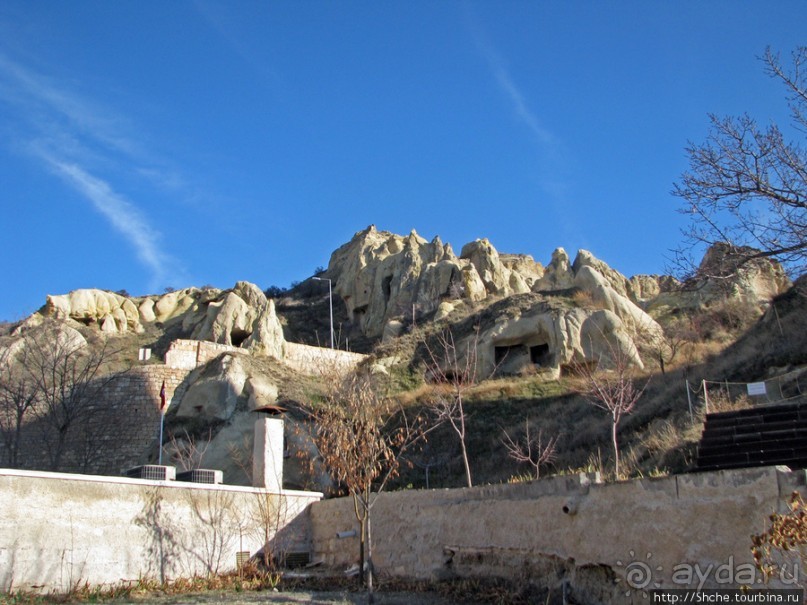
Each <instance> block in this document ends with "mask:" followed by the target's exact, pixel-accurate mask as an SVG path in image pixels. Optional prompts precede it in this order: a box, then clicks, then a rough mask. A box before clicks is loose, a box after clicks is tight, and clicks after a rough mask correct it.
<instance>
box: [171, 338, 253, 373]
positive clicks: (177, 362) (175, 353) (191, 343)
mask: <svg viewBox="0 0 807 605" xmlns="http://www.w3.org/2000/svg"><path fill="white" fill-rule="evenodd" d="M222 353H242V354H244V355H247V354H248V353H249V352H248V351H246V350H245V349H241V348H239V347H234V346H232V345H224V344H219V343H217V342H207V341H205V340H184V339H179V340H175V341H173V342H172V343H171V345H170V346H169V347H168V351H166V353H165V365H167V366H168V367H170V368H178V369H184V370H193V369H194V368H196V367H198V366H201V365H204V364H206V363H207V362H208V361H210V360H212V359H215V358H216V357H218V356H219V355H221V354H222Z"/></svg>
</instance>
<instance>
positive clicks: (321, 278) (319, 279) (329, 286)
mask: <svg viewBox="0 0 807 605" xmlns="http://www.w3.org/2000/svg"><path fill="white" fill-rule="evenodd" d="M311 279H313V280H315V281H326V282H328V306H329V307H330V311H331V348H332V349H333V348H334V346H333V289H332V287H331V280H330V279H328V278H327V277H312V278H311Z"/></svg>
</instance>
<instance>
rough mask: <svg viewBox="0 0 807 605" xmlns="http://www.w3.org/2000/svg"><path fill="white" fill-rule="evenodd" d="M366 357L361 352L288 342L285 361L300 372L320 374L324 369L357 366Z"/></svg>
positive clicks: (340, 369) (344, 368)
mask: <svg viewBox="0 0 807 605" xmlns="http://www.w3.org/2000/svg"><path fill="white" fill-rule="evenodd" d="M365 357H367V356H366V355H362V354H361V353H352V352H350V351H340V350H339V349H326V348H324V347H312V346H311V345H302V344H298V343H295V342H287V343H286V352H285V356H284V358H283V361H284V362H285V363H286V365H289V366H291V367H292V368H294V369H295V370H297V371H298V372H302V373H304V374H309V375H318V374H320V373H322V371H323V370H325V371H327V370H329V369H336V370H339V371H344V370H349V369H351V368H353V367H355V366H357V365H358V364H359V363H360V362H361V360H362V359H364V358H365Z"/></svg>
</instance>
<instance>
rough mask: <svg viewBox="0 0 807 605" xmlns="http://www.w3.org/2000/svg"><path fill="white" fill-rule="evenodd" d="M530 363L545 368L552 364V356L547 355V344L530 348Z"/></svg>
mask: <svg viewBox="0 0 807 605" xmlns="http://www.w3.org/2000/svg"><path fill="white" fill-rule="evenodd" d="M530 361H532V363H534V364H535V365H537V366H546V365H549V364H550V363H552V356H551V355H550V354H549V343H544V344H540V345H535V346H534V347H530Z"/></svg>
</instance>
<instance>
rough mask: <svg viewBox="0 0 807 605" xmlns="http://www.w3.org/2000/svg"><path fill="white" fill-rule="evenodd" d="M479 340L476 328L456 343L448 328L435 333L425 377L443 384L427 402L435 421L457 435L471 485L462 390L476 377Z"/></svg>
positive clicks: (427, 348) (471, 484)
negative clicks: (459, 342)
mask: <svg viewBox="0 0 807 605" xmlns="http://www.w3.org/2000/svg"><path fill="white" fill-rule="evenodd" d="M478 344H479V333H478V332H477V333H476V335H475V337H474V338H473V339H472V340H468V341H466V344H465V345H464V346H459V347H458V346H457V343H456V342H455V341H454V334H453V333H452V332H451V331H450V330H446V331H444V332H442V333H441V334H440V335H439V336H438V337H437V345H436V346H435V347H431V346H429V345H428V343H427V344H426V353H427V356H428V360H427V364H428V367H427V370H426V371H427V377H428V379H429V380H430V381H431V382H433V383H435V384H437V385H438V387H442V388H438V389H437V390H436V391H435V393H434V394H433V395H432V397H431V398H430V399H429V401H428V402H427V403H426V405H427V407H428V408H429V410H430V411H431V412H432V414H433V415H434V417H435V420H436V423H435V424H442V423H448V424H449V425H450V426H451V428H452V430H453V431H454V433H455V434H456V435H457V439H458V440H459V443H460V453H461V455H462V463H463V465H464V467H465V481H466V484H467V485H468V487H472V486H473V480H472V478H471V465H470V462H469V460H468V448H467V446H466V436H467V429H466V422H467V415H466V413H465V394H466V391H467V389H468V387H469V386H471V385H473V384H474V383H476V381H477V375H476V370H477V348H478Z"/></svg>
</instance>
